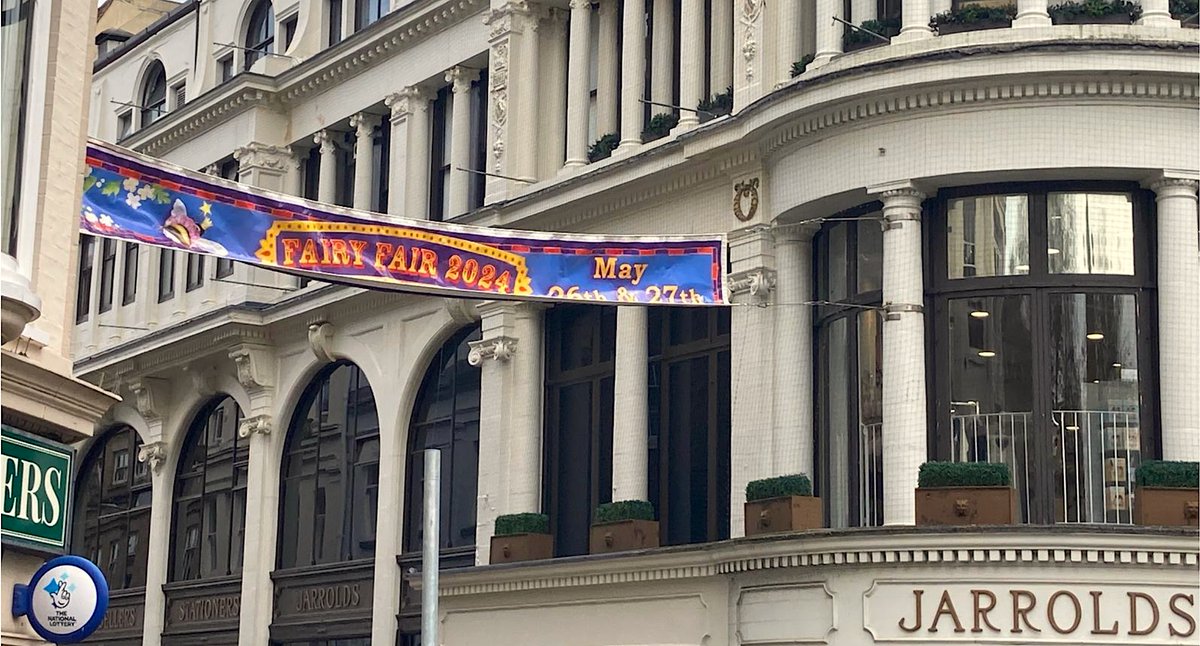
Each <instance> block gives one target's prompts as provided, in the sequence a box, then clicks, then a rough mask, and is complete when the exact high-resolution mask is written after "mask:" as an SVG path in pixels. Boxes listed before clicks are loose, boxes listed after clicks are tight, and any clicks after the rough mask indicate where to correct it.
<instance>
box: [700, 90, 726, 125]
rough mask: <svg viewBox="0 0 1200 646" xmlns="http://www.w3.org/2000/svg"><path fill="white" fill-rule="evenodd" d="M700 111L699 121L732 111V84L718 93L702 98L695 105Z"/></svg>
mask: <svg viewBox="0 0 1200 646" xmlns="http://www.w3.org/2000/svg"><path fill="white" fill-rule="evenodd" d="M696 109H697V110H699V111H700V115H699V117H700V121H702V122H703V121H708V120H709V119H715V118H717V117H722V116H725V115H727V114H729V113H731V112H733V86H732V85H731V86H729V87H727V88H725V91H724V92H722V93H720V94H714V95H713V96H712V98H711V99H704V100H702V101H700V104H699V105H697V106H696Z"/></svg>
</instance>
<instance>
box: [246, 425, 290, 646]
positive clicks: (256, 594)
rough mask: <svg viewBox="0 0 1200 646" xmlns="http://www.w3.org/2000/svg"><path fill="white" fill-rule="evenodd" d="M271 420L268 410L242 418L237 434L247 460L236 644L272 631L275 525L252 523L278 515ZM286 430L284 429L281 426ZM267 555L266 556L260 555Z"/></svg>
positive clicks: (263, 637) (258, 639)
mask: <svg viewBox="0 0 1200 646" xmlns="http://www.w3.org/2000/svg"><path fill="white" fill-rule="evenodd" d="M273 430H274V421H273V419H272V418H271V415H270V414H269V413H265V414H262V415H251V416H250V417H246V418H245V419H243V420H242V424H241V426H239V427H238V434H239V435H241V437H243V438H245V439H243V440H241V441H243V442H249V444H250V460H249V464H248V465H247V468H246V474H247V476H246V520H247V522H246V533H245V537H244V540H245V545H244V546H243V549H244V550H245V551H244V552H243V555H244V556H243V561H244V563H243V565H242V590H241V592H242V605H241V613H240V616H239V622H238V644H239V645H240V646H252V645H255V644H264V643H266V638H267V636H268V635H269V634H270V631H271V616H272V614H273V608H272V603H271V602H272V599H273V598H274V596H275V586H274V584H273V583H272V581H271V570H273V569H274V566H275V559H274V558H273V557H274V552H275V540H274V528H273V527H267V525H268V523H260V522H253V521H252V520H251V519H254V518H259V519H263V518H278V517H279V496H278V494H277V493H276V492H278V490H279V483H278V480H273V479H272V478H271V477H270V476H269V474H270V473H271V472H278V471H279V465H278V464H273V460H272V450H271V438H270V435H271V432H272V431H273ZM284 430H286V429H284ZM267 554H269V555H270V557H269V558H263V556H264V555H267Z"/></svg>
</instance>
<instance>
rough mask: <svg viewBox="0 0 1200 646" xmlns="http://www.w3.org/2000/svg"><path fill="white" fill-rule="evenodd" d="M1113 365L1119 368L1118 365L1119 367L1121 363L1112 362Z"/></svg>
mask: <svg viewBox="0 0 1200 646" xmlns="http://www.w3.org/2000/svg"><path fill="white" fill-rule="evenodd" d="M1113 367H1114V368H1120V367H1121V364H1120V363H1114V364H1113Z"/></svg>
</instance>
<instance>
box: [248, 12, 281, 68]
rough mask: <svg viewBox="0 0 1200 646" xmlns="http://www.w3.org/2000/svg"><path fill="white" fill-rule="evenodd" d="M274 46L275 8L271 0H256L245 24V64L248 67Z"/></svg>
mask: <svg viewBox="0 0 1200 646" xmlns="http://www.w3.org/2000/svg"><path fill="white" fill-rule="evenodd" d="M274 46H275V9H274V8H273V7H272V5H271V0H258V4H256V5H255V6H254V10H253V11H251V12H250V21H249V22H248V23H247V25H246V44H245V48H246V50H245V51H246V65H245V68H244V69H247V70H248V69H250V68H251V67H252V66H253V65H254V64H255V63H257V62H258V60H259V59H260V58H263V57H264V56H266V55H267V54H268V53H270V52H271V51H273V48H274Z"/></svg>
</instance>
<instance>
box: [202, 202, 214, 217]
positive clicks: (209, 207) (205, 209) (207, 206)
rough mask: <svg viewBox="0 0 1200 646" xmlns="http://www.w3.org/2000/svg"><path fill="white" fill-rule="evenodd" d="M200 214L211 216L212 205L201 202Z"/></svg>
mask: <svg viewBox="0 0 1200 646" xmlns="http://www.w3.org/2000/svg"><path fill="white" fill-rule="evenodd" d="M200 212H201V213H203V214H204V215H211V214H212V205H211V204H209V203H208V202H202V203H201V204H200Z"/></svg>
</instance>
